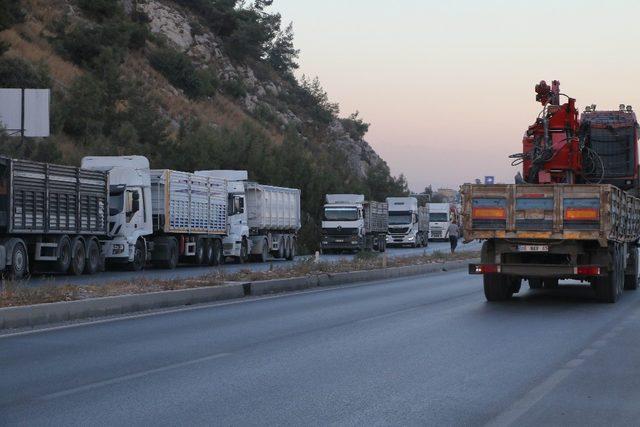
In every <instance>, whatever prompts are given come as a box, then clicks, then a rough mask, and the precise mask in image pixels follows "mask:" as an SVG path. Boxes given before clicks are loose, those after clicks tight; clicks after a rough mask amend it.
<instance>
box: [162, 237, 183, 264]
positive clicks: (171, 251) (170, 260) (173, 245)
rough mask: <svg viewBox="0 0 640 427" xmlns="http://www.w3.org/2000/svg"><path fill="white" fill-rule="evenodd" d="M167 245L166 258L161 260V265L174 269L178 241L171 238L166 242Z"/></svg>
mask: <svg viewBox="0 0 640 427" xmlns="http://www.w3.org/2000/svg"><path fill="white" fill-rule="evenodd" d="M167 246H168V247H167V259H165V260H164V261H162V263H161V266H162V268H164V269H167V270H174V269H175V268H176V267H177V266H178V256H179V255H178V242H177V240H176V239H173V238H171V239H169V241H168V242H167Z"/></svg>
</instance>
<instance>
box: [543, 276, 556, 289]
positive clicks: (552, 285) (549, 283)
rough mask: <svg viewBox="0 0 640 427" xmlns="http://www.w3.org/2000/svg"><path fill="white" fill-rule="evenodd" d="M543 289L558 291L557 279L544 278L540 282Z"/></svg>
mask: <svg viewBox="0 0 640 427" xmlns="http://www.w3.org/2000/svg"><path fill="white" fill-rule="evenodd" d="M542 286H543V287H544V288H545V289H558V279H552V278H546V279H543V280H542Z"/></svg>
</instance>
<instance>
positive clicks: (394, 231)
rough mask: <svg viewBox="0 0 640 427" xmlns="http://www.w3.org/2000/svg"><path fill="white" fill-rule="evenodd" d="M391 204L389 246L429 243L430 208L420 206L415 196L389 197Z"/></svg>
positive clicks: (388, 200)
mask: <svg viewBox="0 0 640 427" xmlns="http://www.w3.org/2000/svg"><path fill="white" fill-rule="evenodd" d="M387 205H388V206H389V233H388V234H387V246H412V247H414V248H417V247H423V246H427V245H428V244H429V208H428V207H427V206H423V207H420V206H418V199H416V198H415V197H387Z"/></svg>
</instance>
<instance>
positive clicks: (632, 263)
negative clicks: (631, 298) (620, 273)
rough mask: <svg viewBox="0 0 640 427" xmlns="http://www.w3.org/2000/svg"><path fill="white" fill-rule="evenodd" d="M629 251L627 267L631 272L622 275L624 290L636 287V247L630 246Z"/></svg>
mask: <svg viewBox="0 0 640 427" xmlns="http://www.w3.org/2000/svg"><path fill="white" fill-rule="evenodd" d="M630 251H631V253H630V256H629V260H628V267H629V268H630V269H631V271H632V273H631V274H625V275H624V290H625V291H635V290H637V289H638V248H636V247H633V246H632V247H631V249H630Z"/></svg>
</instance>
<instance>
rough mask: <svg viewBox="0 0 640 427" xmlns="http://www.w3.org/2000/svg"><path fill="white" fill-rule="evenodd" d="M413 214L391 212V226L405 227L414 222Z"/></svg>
mask: <svg viewBox="0 0 640 427" xmlns="http://www.w3.org/2000/svg"><path fill="white" fill-rule="evenodd" d="M412 219H413V218H412V215H411V212H401V211H397V212H392V211H389V225H405V224H411V222H412Z"/></svg>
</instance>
